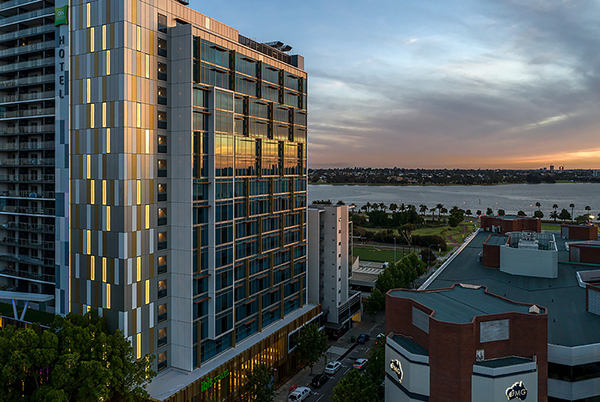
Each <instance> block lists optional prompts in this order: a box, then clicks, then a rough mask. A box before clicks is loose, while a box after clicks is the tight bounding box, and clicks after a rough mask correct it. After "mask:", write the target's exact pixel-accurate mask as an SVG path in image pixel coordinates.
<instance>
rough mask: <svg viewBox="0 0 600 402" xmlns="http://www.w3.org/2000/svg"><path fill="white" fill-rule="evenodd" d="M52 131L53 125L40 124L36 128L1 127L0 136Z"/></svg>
mask: <svg viewBox="0 0 600 402" xmlns="http://www.w3.org/2000/svg"><path fill="white" fill-rule="evenodd" d="M47 131H54V124H41V125H37V126H18V127H2V128H0V134H4V135H6V134H35V133H45V132H47Z"/></svg>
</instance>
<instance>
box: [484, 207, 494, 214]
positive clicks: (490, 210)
mask: <svg viewBox="0 0 600 402" xmlns="http://www.w3.org/2000/svg"><path fill="white" fill-rule="evenodd" d="M485 214H486V215H494V211H492V208H490V207H488V208H487V209H486V210H485Z"/></svg>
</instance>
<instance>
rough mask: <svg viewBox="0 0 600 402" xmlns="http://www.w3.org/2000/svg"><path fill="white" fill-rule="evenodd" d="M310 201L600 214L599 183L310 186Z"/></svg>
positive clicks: (531, 213) (531, 212)
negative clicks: (564, 210) (573, 205)
mask: <svg viewBox="0 0 600 402" xmlns="http://www.w3.org/2000/svg"><path fill="white" fill-rule="evenodd" d="M308 200H309V202H312V201H315V200H331V202H333V203H334V204H335V203H336V202H338V201H339V200H341V201H344V202H345V203H346V204H352V203H354V204H356V205H357V207H359V208H360V207H361V206H362V205H364V204H366V203H367V202H370V203H371V204H372V203H374V202H377V203H380V202H383V203H385V204H386V205H387V206H389V205H390V203H393V202H394V203H396V204H398V206H400V204H402V203H404V204H405V205H406V204H413V205H415V206H417V210H418V207H419V205H420V204H425V205H426V206H427V207H428V208H432V207H435V206H436V205H437V204H443V205H444V207H446V208H447V209H450V208H452V207H453V206H454V205H456V206H458V207H459V208H462V209H465V210H467V209H470V210H471V211H472V212H473V213H475V212H476V211H477V210H481V211H482V212H484V213H485V211H486V209H487V208H488V207H489V208H492V210H493V211H494V213H496V212H497V210H498V209H504V210H505V211H506V213H507V214H516V213H517V212H518V211H519V210H522V211H524V212H525V213H526V214H527V215H528V216H531V215H533V211H535V210H536V209H537V207H536V206H535V203H536V202H539V203H540V204H541V211H542V212H543V213H544V218H548V216H549V214H550V213H551V212H552V211H553V209H552V205H553V204H557V205H558V212H560V211H561V209H562V208H566V209H567V210H568V211H569V213H570V212H571V208H570V207H569V205H570V204H575V210H574V211H575V216H577V215H582V214H584V213H586V210H585V207H586V206H590V207H591V211H590V212H591V214H592V215H596V216H598V215H600V184H599V183H554V184H506V185H496V186H364V185H352V186H345V185H344V186H342V185H324V184H318V185H309V186H308Z"/></svg>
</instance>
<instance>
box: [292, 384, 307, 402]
mask: <svg viewBox="0 0 600 402" xmlns="http://www.w3.org/2000/svg"><path fill="white" fill-rule="evenodd" d="M309 395H310V388H307V387H298V388H296V389H295V390H294V391H293V392H292V393H291V394H290V396H288V401H289V402H300V401H303V400H305V399H306V398H308V396H309Z"/></svg>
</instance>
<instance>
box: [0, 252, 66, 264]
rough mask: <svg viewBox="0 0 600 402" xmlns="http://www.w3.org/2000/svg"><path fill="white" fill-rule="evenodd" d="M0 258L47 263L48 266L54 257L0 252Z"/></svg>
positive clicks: (26, 262) (52, 262)
mask: <svg viewBox="0 0 600 402" xmlns="http://www.w3.org/2000/svg"><path fill="white" fill-rule="evenodd" d="M0 260H3V261H11V262H21V263H24V264H32V265H47V266H50V267H53V266H54V258H35V257H29V256H28V255H20V254H14V253H0Z"/></svg>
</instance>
